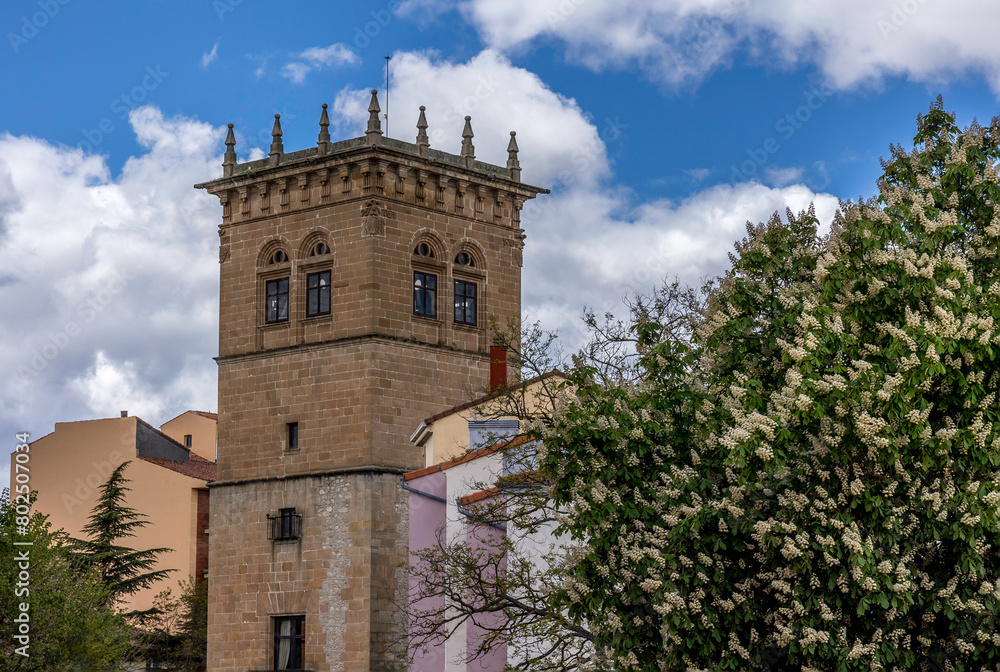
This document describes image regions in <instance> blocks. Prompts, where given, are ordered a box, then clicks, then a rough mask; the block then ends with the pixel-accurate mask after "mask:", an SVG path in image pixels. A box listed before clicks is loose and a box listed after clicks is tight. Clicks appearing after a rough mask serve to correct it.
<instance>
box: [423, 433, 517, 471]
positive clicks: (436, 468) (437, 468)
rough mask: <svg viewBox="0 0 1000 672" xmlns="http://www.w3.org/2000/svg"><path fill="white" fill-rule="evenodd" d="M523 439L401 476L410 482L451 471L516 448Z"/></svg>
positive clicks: (486, 447) (488, 447)
mask: <svg viewBox="0 0 1000 672" xmlns="http://www.w3.org/2000/svg"><path fill="white" fill-rule="evenodd" d="M524 441H525V437H523V436H519V437H517V438H514V439H511V440H510V441H501V442H500V443H496V444H493V445H492V446H484V447H482V448H479V449H478V450H473V451H472V452H471V453H466V454H465V455H463V456H462V457H458V458H455V459H454V460H446V461H444V462H439V463H438V464H432V465H431V466H429V467H424V468H423V469H417V470H416V471H410V472H407V473H405V474H403V480H404V481H410V480H413V479H414V478H420V477H421V476H426V475H427V474H433V473H434V472H436V471H444V470H445V469H451V468H452V467H457V466H458V465H460V464H464V463H466V462H470V461H472V460H475V459H477V458H480V457H483V456H485V455H489V454H491V453H495V452H497V451H498V450H500V449H501V448H506V447H508V446H516V445H518V444H520V443H524Z"/></svg>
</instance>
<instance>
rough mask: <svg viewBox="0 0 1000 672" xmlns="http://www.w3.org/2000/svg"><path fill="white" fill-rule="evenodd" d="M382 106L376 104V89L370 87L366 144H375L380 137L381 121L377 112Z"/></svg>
mask: <svg viewBox="0 0 1000 672" xmlns="http://www.w3.org/2000/svg"><path fill="white" fill-rule="evenodd" d="M381 111H382V108H380V107H379V106H378V89H372V101H371V102H370V103H368V130H367V131H365V136H366V137H367V138H368V144H371V145H377V144H379V142H380V141H381V138H382V122H381V121H379V118H378V113H379V112H381Z"/></svg>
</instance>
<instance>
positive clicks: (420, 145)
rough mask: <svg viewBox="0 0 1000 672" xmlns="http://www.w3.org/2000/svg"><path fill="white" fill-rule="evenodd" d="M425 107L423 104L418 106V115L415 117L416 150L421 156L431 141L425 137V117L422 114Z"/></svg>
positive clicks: (428, 147)
mask: <svg viewBox="0 0 1000 672" xmlns="http://www.w3.org/2000/svg"><path fill="white" fill-rule="evenodd" d="M426 109H427V108H426V107H424V106H423V105H421V106H420V117H419V118H418V119H417V151H418V152H419V153H420V155H421V156H423V155H424V153H425V152H426V151H427V150H428V149H430V146H431V141H430V139H429V138H428V137H427V117H426V116H424V110H426Z"/></svg>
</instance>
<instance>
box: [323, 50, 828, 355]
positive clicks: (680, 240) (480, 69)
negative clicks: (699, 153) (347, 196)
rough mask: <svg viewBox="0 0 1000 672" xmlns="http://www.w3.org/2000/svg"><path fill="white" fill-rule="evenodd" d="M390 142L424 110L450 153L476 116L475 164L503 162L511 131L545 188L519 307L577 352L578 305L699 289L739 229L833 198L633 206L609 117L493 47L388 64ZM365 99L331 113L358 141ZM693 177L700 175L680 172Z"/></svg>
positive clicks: (349, 98) (727, 190)
mask: <svg viewBox="0 0 1000 672" xmlns="http://www.w3.org/2000/svg"><path fill="white" fill-rule="evenodd" d="M392 62H393V63H394V64H398V65H397V66H396V67H395V69H394V71H393V74H392V76H393V81H392V92H393V93H392V95H393V99H392V100H393V106H392V109H393V116H394V119H392V123H391V124H390V131H391V135H392V136H393V137H400V138H402V139H404V140H408V141H410V142H413V141H414V138H415V134H416V128H415V125H416V119H417V115H418V111H417V108H418V106H419V105H421V104H424V105H427V106H428V109H427V113H426V114H427V121H428V124H429V128H428V134H429V136H430V138H431V145H432V146H433V147H436V148H438V149H441V150H443V151H447V152H452V153H458V151H459V148H460V145H461V132H462V126H463V125H464V117H465V115H467V114H468V115H470V116H471V117H472V127H473V130H474V132H475V133H476V137H475V138H474V144H475V147H476V156H477V158H479V159H482V160H485V161H488V162H491V163H495V164H499V165H504V163H505V161H506V159H507V152H506V147H507V142H508V140H509V131H510V130H516V131H517V139H518V145H519V147H520V154H519V158H520V160H521V166H522V169H523V172H522V175H521V176H522V179H523V180H524V181H525V182H528V183H531V184H535V185H538V186H542V187H549V188H552V189H553V193H552V194H551V195H542V196H539V197H538V198H537V199H535V200H534V201H529V203H528V204H527V205H526V206H525V208H524V211H523V213H522V218H521V219H522V226H523V227H524V229H525V230H526V232H527V235H528V239H527V241H526V247H525V259H524V271H523V272H524V281H523V288H524V290H523V296H522V305H523V308H524V313H525V315H526V316H527V317H529V318H530V319H538V320H541V321H542V322H543V324H545V326H547V327H548V328H558V329H559V330H560V331H561V332H562V333H563V334H564V335H566V339H567V344H568V345H570V346H575V345H579V344H580V339H582V338H583V334H582V333H580V321H579V316H580V313H581V311H582V309H583V307H584V306H590V307H597V308H599V309H600V310H602V311H603V310H611V311H612V312H615V311H616V310H617V309H620V308H621V305H622V304H621V300H622V298H623V297H624V296H626V295H634V294H636V293H640V292H644V293H648V292H649V291H651V290H652V289H653V288H654V287H655V286H657V285H658V284H659V283H660V282H661V281H662V280H663V279H664V278H666V277H673V276H675V275H676V276H678V277H679V278H680V279H681V280H682V281H684V282H686V283H688V284H692V285H697V284H699V283H700V281H701V279H702V278H703V277H704V276H713V275H717V274H719V273H721V272H722V271H724V270H725V268H726V266H727V264H728V257H727V253H728V252H729V251H731V250H732V248H733V243H734V241H735V240H737V239H738V238H740V237H741V236H742V235H743V233H744V225H745V224H746V222H747V220H751V221H761V220H766V219H767V218H768V217H769V216H770V215H771V213H773V212H774V211H775V210H778V211H781V212H784V210H785V208H786V207H787V206H790V207H792V209H793V210H796V211H798V210H802V209H805V208H807V207H808V206H809V203H811V202H815V203H816V206H817V211H818V213H819V216H820V219H821V221H827V222H828V221H829V220H830V219H832V216H833V212H834V211H835V209H836V207H837V204H838V200H837V199H836V198H834V197H833V196H830V195H827V194H819V193H816V192H814V191H812V190H811V189H809V188H808V187H806V186H803V185H790V184H788V183H786V184H782V185H780V187H781V188H772V187H769V186H765V185H762V184H760V183H758V182H745V183H742V184H738V185H735V186H731V185H717V186H709V187H707V188H706V189H704V190H703V191H700V192H697V193H695V194H693V195H692V196H690V197H689V198H687V199H684V200H681V201H676V202H674V201H653V202H647V203H638V204H637V203H634V196H633V194H632V193H631V192H630V191H629V190H627V189H625V188H623V187H622V186H620V185H617V184H616V183H615V182H614V176H613V167H612V165H611V163H610V160H609V158H608V151H607V144H608V143H610V142H615V141H618V140H620V139H621V136H622V135H623V134H627V133H628V132H629V131H628V128H627V127H625V126H624V125H621V124H618V123H617V122H615V121H614V120H609V121H606V122H603V123H602V124H601V127H600V128H599V127H598V126H597V125H595V123H594V121H593V120H592V119H590V118H589V117H588V116H587V114H586V113H585V112H584V111H583V110H582V109H581V108H580V106H579V105H578V104H577V102H576V101H575V100H573V99H571V98H567V97H565V96H562V95H560V94H558V93H556V92H554V91H552V90H551V89H550V88H549V87H548V86H547V85H546V84H545V83H544V82H542V81H541V80H540V79H539V78H538V77H537V76H536V75H534V74H532V73H531V72H528V71H527V70H524V69H522V68H518V67H516V66H514V65H513V64H512V63H511V62H510V61H509V60H508V59H507V58H505V57H504V56H503V55H501V54H500V53H498V52H497V51H495V50H486V51H484V52H482V53H480V54H479V55H478V56H476V57H474V58H472V59H470V60H469V61H467V62H452V61H448V60H443V59H441V58H439V57H438V56H437V55H435V54H433V53H402V54H396V55H395V56H393V61H392ZM369 97H370V94H369V93H368V92H367V91H365V90H353V89H344V90H342V91H341V92H340V93H339V94H338V95H337V98H336V100H335V102H334V105H333V110H334V113H335V115H334V117H335V121H336V122H337V123H339V124H340V126H341V127H342V128H343V131H344V132H346V134H347V135H359V134H361V133H363V132H364V124H365V121H366V120H367V118H368V114H367V105H368V100H369ZM688 172H689V175H690V176H691V178H692V179H704V178H706V177H707V172H706V173H702V172H700V171H698V170H697V169H695V170H693V171H688Z"/></svg>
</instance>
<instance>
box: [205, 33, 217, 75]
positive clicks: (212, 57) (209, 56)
mask: <svg viewBox="0 0 1000 672" xmlns="http://www.w3.org/2000/svg"><path fill="white" fill-rule="evenodd" d="M218 58H219V40H216V41H215V44H213V45H212V50H211V51H207V52H205V53H204V54H202V55H201V67H202V68H203V69H204V68H207V67H208V66H210V65H211V64H212V63H214V62H215V61H216V59H218Z"/></svg>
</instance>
